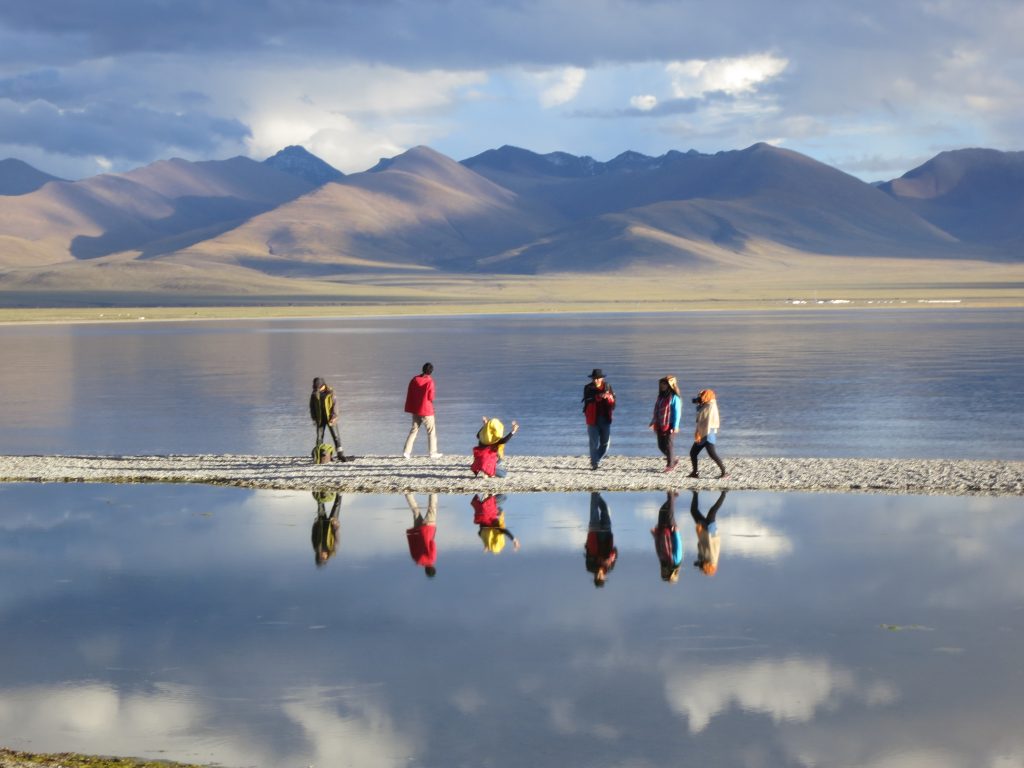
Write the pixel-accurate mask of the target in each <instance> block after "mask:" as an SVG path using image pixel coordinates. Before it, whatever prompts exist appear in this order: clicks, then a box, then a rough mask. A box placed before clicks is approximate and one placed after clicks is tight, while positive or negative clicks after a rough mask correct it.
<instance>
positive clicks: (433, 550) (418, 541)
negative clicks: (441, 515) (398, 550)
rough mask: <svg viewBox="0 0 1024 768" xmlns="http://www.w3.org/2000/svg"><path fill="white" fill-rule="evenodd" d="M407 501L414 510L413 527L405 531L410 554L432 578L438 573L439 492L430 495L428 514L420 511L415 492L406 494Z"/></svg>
mask: <svg viewBox="0 0 1024 768" xmlns="http://www.w3.org/2000/svg"><path fill="white" fill-rule="evenodd" d="M405 503H406V504H408V505H409V511H410V512H412V528H407V529H406V531H405V537H406V539H407V541H408V544H409V556H410V557H411V558H412V561H413V562H414V563H416V565H419V566H422V568H423V572H424V573H425V574H426V575H427V578H428V579H432V578H434V576H436V575H437V494H436V493H432V494H430V496H429V497H428V499H427V514H426V515H424V514H423V513H422V512H421V511H420V507H419V504H417V503H416V497H415V496H414V495H413V494H411V493H407V494H405Z"/></svg>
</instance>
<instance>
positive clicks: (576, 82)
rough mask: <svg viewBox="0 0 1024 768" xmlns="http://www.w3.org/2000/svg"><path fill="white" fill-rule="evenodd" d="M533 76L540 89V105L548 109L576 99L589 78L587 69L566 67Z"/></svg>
mask: <svg viewBox="0 0 1024 768" xmlns="http://www.w3.org/2000/svg"><path fill="white" fill-rule="evenodd" d="M532 78H533V80H534V82H536V84H537V86H538V88H539V89H540V95H539V97H538V98H539V100H540V105H541V106H542V107H544V108H545V109H547V108H550V107H558V106H561V105H562V104H568V103H569V102H570V101H572V100H573V99H575V98H576V96H577V94H579V92H580V89H581V88H582V87H583V83H584V81H586V79H587V70H585V69H580V68H579V67H566V68H564V69H557V70H551V71H547V72H539V73H534V74H533V75H532Z"/></svg>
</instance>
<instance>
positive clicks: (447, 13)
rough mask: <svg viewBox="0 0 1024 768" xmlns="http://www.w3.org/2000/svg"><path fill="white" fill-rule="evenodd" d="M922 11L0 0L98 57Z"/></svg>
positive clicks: (775, 28) (633, 3)
mask: <svg viewBox="0 0 1024 768" xmlns="http://www.w3.org/2000/svg"><path fill="white" fill-rule="evenodd" d="M952 2H953V4H954V5H955V4H957V3H958V2H959V0H952ZM925 7H926V6H925V5H924V4H923V3H917V2H902V3H892V2H883V0H862V2H859V3H856V4H852V5H851V6H850V8H849V9H848V10H845V12H844V9H843V8H842V7H832V6H831V5H829V6H828V7H824V6H823V5H822V4H821V3H820V2H811V1H810V0H798V1H797V2H790V3H788V4H787V5H786V6H784V7H783V8H779V7H776V6H774V5H772V4H766V3H762V2H755V0H717V2H715V3H713V4H712V3H709V2H688V3H679V2H667V1H666V2H638V1H637V0H588V1H587V2H581V1H580V0H506V1H505V2H487V3H480V2H477V0H373V1H371V0H341V1H336V0H293V1H291V2H283V1H282V0H219V1H218V2H210V1H209V0H175V2H167V1H166V0H93V2H90V3H82V2H81V1H80V0H39V1H38V2H32V3H30V2H25V1H24V0H0V29H4V28H5V29H7V30H11V31H20V32H24V33H28V34H32V35H37V36H43V37H46V36H53V37H57V38H60V39H62V40H64V41H65V42H66V43H67V44H68V45H69V46H72V47H74V48H76V49H79V50H82V51H88V53H89V55H91V56H117V55H122V54H126V53H137V52H146V53H160V52H163V53H189V54H196V53H203V52H218V53H222V54H227V53H235V54H238V53H243V52H247V53H250V54H253V55H260V54H265V53H275V54H280V55H288V56H296V55H301V56H307V57H325V56H326V57H331V58H334V59H342V60H344V59H353V60H361V61H376V62H382V63H389V64H395V65H397V66H403V67H410V68H421V67H449V68H476V67H495V66H503V65H508V64H518V63H523V64H576V65H580V66H590V65H592V64H595V63H599V62H602V61H603V62H609V61H612V62H614V61H644V60H657V59H663V60H669V59H678V58H694V57H698V58H699V57H707V56H728V55H735V54H738V53H743V52H747V51H750V50H752V49H753V50H758V49H766V48H772V47H777V46H780V45H783V44H785V43H786V42H787V41H789V40H792V39H793V38H795V37H799V38H802V39H804V40H807V41H811V42H812V43H813V44H818V45H822V46H828V45H831V44H834V42H835V41H836V40H837V39H842V40H843V41H844V44H846V45H851V44H852V45H854V46H855V47H857V48H862V49H865V50H870V49H872V48H879V49H881V48H891V47H897V46H898V47H902V48H907V47H908V46H912V45H914V41H915V40H917V39H920V37H921V33H922V32H923V31H924V28H923V27H922V24H925V23H927V31H928V34H929V36H931V37H932V38H934V36H935V35H936V34H941V33H942V32H943V30H948V31H949V32H952V31H953V23H952V22H950V21H947V20H946V17H942V16H937V15H934V14H929V13H927V12H925V11H923V10H922V9H923V8H925ZM911 33H914V34H911ZM2 56H3V54H2V53H0V57H2Z"/></svg>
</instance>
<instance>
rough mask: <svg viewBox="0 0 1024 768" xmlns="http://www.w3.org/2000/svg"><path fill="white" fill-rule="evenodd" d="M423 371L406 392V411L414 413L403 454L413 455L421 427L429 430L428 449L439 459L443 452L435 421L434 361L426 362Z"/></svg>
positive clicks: (408, 456) (411, 382)
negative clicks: (438, 445) (438, 446)
mask: <svg viewBox="0 0 1024 768" xmlns="http://www.w3.org/2000/svg"><path fill="white" fill-rule="evenodd" d="M422 371H423V372H422V373H421V374H420V375H419V376H413V377H412V379H411V380H410V381H409V388H408V390H407V391H406V394H405V412H406V413H408V414H411V415H412V428H411V429H410V430H409V436H408V437H406V438H405V447H404V448H403V449H402V456H403V457H405V458H407V459H408V458H410V456H412V446H413V443H414V442H415V441H416V435H417V434H419V431H420V427H421V426H423V427H426V430H427V450H428V452H429V453H430V458H432V459H437V458H440V457H441V456H442V455H443V454H440V453H438V451H437V430H436V428H435V422H434V379H433V378H432V376H431V374H433V372H434V364H433V363H424V364H423V368H422Z"/></svg>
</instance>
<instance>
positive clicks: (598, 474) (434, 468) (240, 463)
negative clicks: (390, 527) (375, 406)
mask: <svg viewBox="0 0 1024 768" xmlns="http://www.w3.org/2000/svg"><path fill="white" fill-rule="evenodd" d="M726 460H727V466H728V468H729V472H730V477H729V478H728V479H727V480H718V479H717V477H718V470H717V468H715V467H714V465H713V464H711V462H710V461H707V460H704V461H702V462H701V471H702V475H701V477H700V479H696V480H694V479H691V478H688V477H687V474H688V472H689V466H688V464H687V460H686V458H685V457H684V458H683V460H682V461H681V462H680V464H679V467H678V468H677V469H676V470H675V471H674V472H672V473H669V474H665V473H664V472H663V471H662V469H663V468H664V461H663V460H662V459H660V458H654V457H635V456H613V457H609V458H608V459H606V460H605V462H604V463H603V464H602V465H601V468H600V469H598V470H596V471H591V469H590V464H589V461H588V460H587V459H586V458H585V457H583V456H515V455H512V456H509V457H507V458H506V463H507V464H508V467H509V474H508V477H506V478H502V479H498V478H487V477H482V476H481V477H474V476H473V473H472V472H470V470H469V465H470V458H469V456H452V455H446V456H444V457H441V458H437V459H431V458H427V457H415V456H414V457H413V458H411V459H404V458H402V457H401V456H362V457H359V458H358V459H357V460H356V461H355V462H351V463H334V464H324V465H316V464H312V463H311V462H310V459H309V457H308V456H304V457H291V456H239V455H171V456H0V482H7V483H16V482H36V483H63V482H90V483H203V484H208V485H231V486H239V487H245V488H277V489H304V490H308V489H316V488H331V489H335V490H340V491H346V492H356V493H401V492H404V491H413V492H417V493H477V492H491V491H493V492H502V493H528V492H538V491H545V492H562V491H653V490H667V489H670V488H679V489H688V488H698V489H712V488H729V489H731V490H759V491H822V492H824V491H828V492H860V493H903V494H941V495H949V496H965V495H988V496H1020V495H1024V462H1021V461H986V460H961V459H851V458H846V459H793V458H729V457H726Z"/></svg>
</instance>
